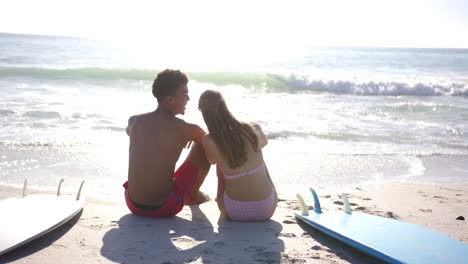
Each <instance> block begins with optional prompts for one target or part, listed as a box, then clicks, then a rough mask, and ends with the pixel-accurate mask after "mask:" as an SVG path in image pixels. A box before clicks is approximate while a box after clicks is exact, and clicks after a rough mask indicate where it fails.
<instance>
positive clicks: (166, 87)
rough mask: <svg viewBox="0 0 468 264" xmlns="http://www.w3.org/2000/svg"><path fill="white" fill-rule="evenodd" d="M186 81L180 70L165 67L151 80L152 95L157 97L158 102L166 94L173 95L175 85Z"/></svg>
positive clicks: (185, 76)
mask: <svg viewBox="0 0 468 264" xmlns="http://www.w3.org/2000/svg"><path fill="white" fill-rule="evenodd" d="M187 83H188V78H187V75H185V73H183V72H181V71H180V70H171V69H165V70H164V71H162V72H160V73H158V76H156V79H154V82H153V95H154V97H156V99H158V103H160V102H162V101H163V100H164V97H166V96H174V95H175V94H176V91H177V87H179V86H180V85H183V84H187Z"/></svg>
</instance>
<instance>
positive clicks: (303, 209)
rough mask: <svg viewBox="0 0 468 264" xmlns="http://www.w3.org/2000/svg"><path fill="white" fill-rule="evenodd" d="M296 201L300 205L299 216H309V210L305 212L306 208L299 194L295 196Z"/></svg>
mask: <svg viewBox="0 0 468 264" xmlns="http://www.w3.org/2000/svg"><path fill="white" fill-rule="evenodd" d="M296 197H297V200H299V203H300V204H301V215H304V216H308V215H309V210H307V206H306V204H305V202H304V198H302V196H301V195H300V194H296Z"/></svg>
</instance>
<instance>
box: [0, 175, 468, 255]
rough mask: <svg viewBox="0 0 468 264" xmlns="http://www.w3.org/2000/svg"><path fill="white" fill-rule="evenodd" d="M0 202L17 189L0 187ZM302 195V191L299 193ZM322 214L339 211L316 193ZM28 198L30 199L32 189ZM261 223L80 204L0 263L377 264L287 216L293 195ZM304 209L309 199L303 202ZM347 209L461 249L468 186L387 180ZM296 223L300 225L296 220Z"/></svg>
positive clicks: (209, 213)
mask: <svg viewBox="0 0 468 264" xmlns="http://www.w3.org/2000/svg"><path fill="white" fill-rule="evenodd" d="M0 190H1V192H0V198H2V199H4V198H7V197H13V196H16V195H18V193H20V190H18V189H15V188H11V187H6V186H1V187H0ZM300 192H301V193H304V194H306V193H307V190H306V189H305V190H303V191H300ZM317 192H318V194H319V197H320V198H321V203H322V209H323V210H342V208H341V207H342V205H341V202H340V199H339V197H338V194H326V193H320V190H317ZM30 193H34V191H31V192H30ZM279 197H280V202H279V203H278V209H277V211H276V213H275V215H274V216H273V218H272V219H271V220H270V221H267V222H244V223H242V222H228V221H225V220H223V219H222V218H220V216H219V212H218V209H217V206H216V203H215V202H214V201H210V202H207V203H205V204H202V205H200V206H185V208H184V209H183V211H182V212H181V213H180V214H179V215H178V216H177V217H175V218H172V219H151V218H144V217H136V216H133V215H131V214H130V213H129V211H128V209H127V208H126V206H125V204H124V202H123V201H122V202H109V201H98V200H94V199H90V198H88V199H87V202H86V205H85V208H84V210H83V211H82V212H81V213H80V214H79V215H78V216H77V217H75V218H74V219H72V220H71V221H70V222H68V223H67V224H65V225H64V226H62V227H60V228H58V229H57V230H55V231H53V232H51V233H49V234H47V235H45V236H43V237H41V238H39V239H37V240H34V241H32V242H30V243H28V244H26V245H24V246H22V247H20V248H18V249H15V250H13V251H11V252H9V253H7V254H5V255H3V256H1V257H0V263H18V264H20V263H21V264H23V263H24V264H27V263H44V264H45V263H71V264H74V263H135V264H136V263H166V264H169V263H380V262H379V261H378V260H375V259H374V258H371V257H369V256H367V255H365V254H362V253H360V252H359V251H356V250H354V249H353V248H351V247H348V246H346V245H344V244H342V243H340V242H338V241H336V240H334V239H332V238H330V237H328V236H326V235H324V234H322V233H320V232H318V231H315V230H314V229H313V228H311V227H309V226H307V225H304V224H302V223H301V222H300V221H299V220H296V219H295V217H294V210H297V209H299V205H298V202H297V200H296V199H295V193H293V192H288V193H280V195H279ZM305 198H306V199H305V200H306V203H307V204H309V205H311V204H312V199H311V197H308V196H306V197H305ZM349 200H350V203H351V207H352V209H353V210H354V211H364V212H367V213H370V214H375V215H380V216H384V217H391V218H395V219H398V220H402V221H406V222H410V223H413V224H418V225H421V226H424V227H427V228H430V229H432V230H436V231H439V232H442V233H444V234H446V235H449V236H451V237H453V238H455V239H458V240H460V241H462V242H464V243H468V223H467V221H466V220H457V218H458V219H460V218H461V217H463V218H464V219H466V217H468V184H467V183H464V184H420V183H407V182H391V183H387V184H384V185H382V186H379V187H377V188H372V189H360V188H358V189H356V190H355V191H354V192H352V193H349ZM298 221H299V222H298Z"/></svg>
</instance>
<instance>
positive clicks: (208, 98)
mask: <svg viewBox="0 0 468 264" xmlns="http://www.w3.org/2000/svg"><path fill="white" fill-rule="evenodd" d="M198 109H199V110H200V111H201V112H202V115H203V120H205V123H206V126H207V127H208V131H209V132H210V135H211V137H212V138H213V140H214V142H215V143H216V146H217V147H218V149H219V151H220V152H221V155H223V157H224V158H225V159H226V160H227V163H228V165H229V167H231V168H237V167H239V166H241V165H242V164H244V163H245V162H246V161H247V150H246V147H247V146H246V140H248V142H249V143H250V144H252V146H253V148H254V150H256V151H258V150H259V149H258V139H257V136H256V134H255V131H254V128H253V127H252V126H251V125H249V124H248V123H245V122H242V121H239V120H237V119H236V118H235V117H234V116H233V115H232V114H231V112H229V110H228V108H227V105H226V102H225V101H224V98H223V96H222V95H221V93H220V92H218V91H214V90H206V91H205V92H203V93H202V95H201V96H200V100H199V102H198Z"/></svg>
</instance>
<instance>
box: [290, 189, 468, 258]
mask: <svg viewBox="0 0 468 264" xmlns="http://www.w3.org/2000/svg"><path fill="white" fill-rule="evenodd" d="M310 190H311V192H312V195H313V197H314V210H307V209H306V208H307V207H306V205H305V203H304V200H303V199H302V197H301V196H300V195H297V197H298V199H299V202H300V204H301V211H296V212H295V215H296V217H297V218H298V219H300V220H302V221H303V222H304V223H306V224H308V225H310V226H312V227H314V228H316V229H318V230H319V231H321V232H323V233H325V234H327V235H329V236H331V237H334V238H335V239H337V240H340V241H342V242H344V243H346V244H348V245H350V246H352V247H354V248H356V249H358V250H360V251H362V252H364V253H366V254H368V255H371V256H374V257H376V258H378V259H380V260H383V261H385V262H387V263H431V264H439V263H440V264H447V263H451V264H455V263H456V264H462V263H468V245H466V244H464V243H463V242H461V241H458V240H456V239H453V238H451V237H449V236H447V235H444V234H442V233H439V232H436V231H433V230H430V229H427V228H424V227H421V226H418V225H414V224H410V223H406V222H403V221H399V220H395V219H390V218H385V217H381V216H376V215H370V214H366V213H356V212H351V210H350V207H349V203H348V199H347V198H346V195H343V196H342V197H343V202H344V204H345V210H344V212H342V211H330V212H322V210H321V208H320V202H319V199H318V196H317V194H316V192H315V191H314V190H313V189H310Z"/></svg>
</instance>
